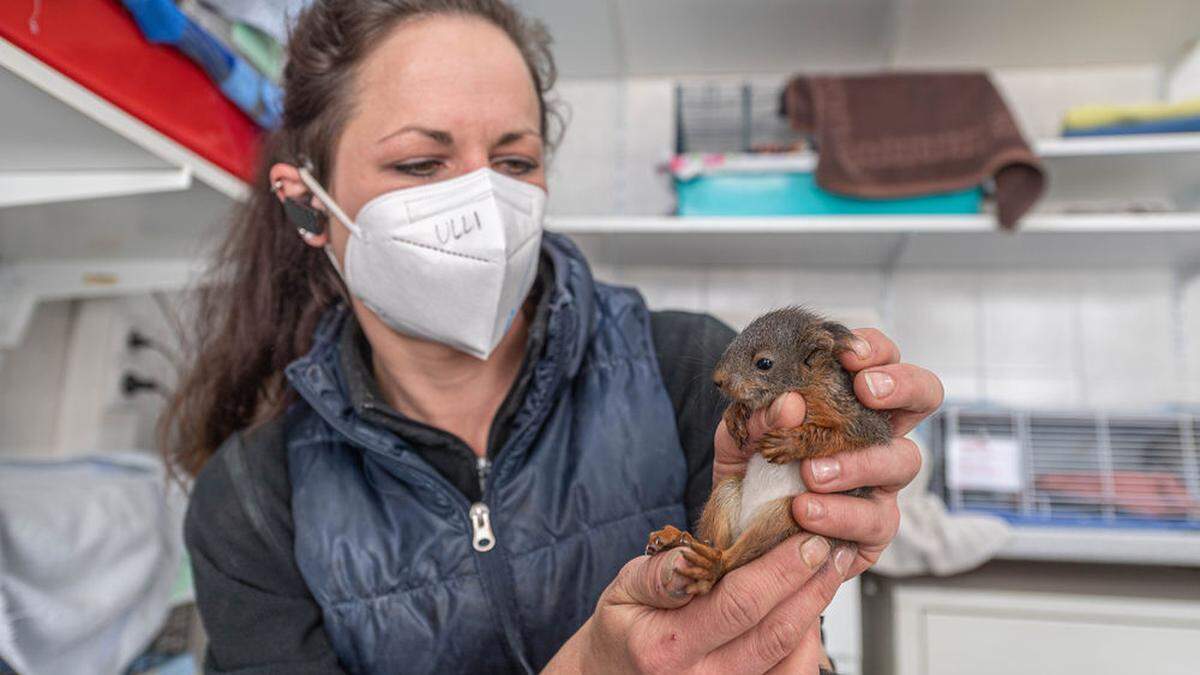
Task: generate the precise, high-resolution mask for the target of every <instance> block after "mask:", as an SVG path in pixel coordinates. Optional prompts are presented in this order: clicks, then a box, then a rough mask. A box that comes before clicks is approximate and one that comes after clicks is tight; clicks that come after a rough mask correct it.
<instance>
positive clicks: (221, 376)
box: [159, 0, 561, 475]
mask: <svg viewBox="0 0 1200 675" xmlns="http://www.w3.org/2000/svg"><path fill="white" fill-rule="evenodd" d="M433 15H463V16H474V17H479V18H481V19H484V20H486V21H488V22H490V23H492V24H493V25H495V26H496V27H498V28H500V29H501V30H503V31H504V32H505V34H507V35H508V37H509V38H511V39H512V41H513V43H514V44H515V45H516V46H517V48H518V49H519V50H520V52H521V55H522V56H523V57H524V60H525V63H526V65H527V66H528V67H529V72H530V74H531V75H532V76H533V82H534V86H535V87H536V90H537V95H538V103H539V111H540V116H541V120H540V122H541V132H542V137H543V138H544V139H545V142H546V145H547V147H552V146H553V145H554V143H553V142H552V138H551V135H552V131H553V133H554V134H557V133H559V132H561V120H560V118H559V117H558V115H557V113H556V111H555V110H554V109H553V108H552V107H551V106H550V105H549V104H548V102H547V100H548V94H549V92H550V90H551V88H552V87H553V85H554V80H555V76H556V72H555V68H554V60H553V58H552V56H551V54H550V40H549V36H548V35H547V34H546V32H545V30H544V29H543V27H542V26H541V24H540V23H539V22H536V21H530V20H528V19H526V18H524V17H522V16H521V15H520V14H518V13H517V12H516V11H515V10H514V9H513V8H512V7H511V6H509V5H508V4H507V3H506V2H504V1H503V0H317V1H316V2H315V3H314V4H313V5H312V6H311V7H310V8H309V9H308V10H306V11H305V12H304V13H303V14H302V15H301V16H300V17H299V19H298V21H297V23H296V25H295V27H294V28H293V30H292V32H291V37H290V40H289V43H288V49H287V51H288V61H287V66H286V68H285V69H284V72H283V79H284V82H283V87H284V112H283V123H282V125H281V127H280V128H279V129H277V130H276V131H274V132H273V133H272V134H271V135H270V136H269V137H268V138H267V139H266V141H265V143H264V146H263V149H262V154H261V158H260V161H259V165H258V171H257V175H256V177H255V182H254V184H253V185H251V194H250V197H249V199H248V201H247V202H246V203H244V204H243V205H241V207H240V208H239V211H238V213H237V214H236V215H235V217H234V218H233V219H232V220H231V222H230V226H229V230H228V232H227V234H226V236H225V238H224V240H223V241H222V242H221V245H220V247H219V248H218V250H217V252H216V254H215V256H214V258H213V261H212V264H211V266H210V269H209V273H208V277H207V279H206V282H205V283H204V284H203V285H202V286H201V287H200V288H199V290H198V291H197V297H196V301H197V302H198V305H197V306H196V312H195V315H194V316H195V318H196V320H195V326H194V333H193V334H192V335H190V336H188V338H189V339H188V342H189V343H191V344H189V345H185V347H187V348H188V352H189V353H190V354H192V357H191V362H190V370H188V371H186V372H184V373H183V375H182V376H181V378H180V381H179V385H178V389H177V390H176V392H175V394H174V396H173V397H172V400H171V402H170V404H169V405H168V407H167V409H166V411H165V412H164V414H163V417H162V418H161V420H160V423H159V438H160V443H161V445H162V447H163V451H164V453H165V454H166V456H167V460H168V464H169V465H170V466H171V467H172V468H173V469H176V470H181V471H183V472H185V473H187V474H190V475H195V474H196V473H197V472H198V471H199V470H200V468H201V467H202V466H204V463H205V462H206V461H207V460H208V458H209V457H211V456H212V454H213V452H214V451H215V450H216V448H217V447H218V446H219V445H220V444H221V443H222V442H223V441H224V440H225V439H226V438H228V437H229V436H230V435H232V434H233V433H234V432H236V431H238V430H241V429H244V428H246V427H249V426H252V425H254V424H257V423H261V422H264V421H267V420H270V419H272V418H274V417H276V416H278V415H279V414H281V413H282V412H283V410H284V409H285V408H286V406H287V405H288V404H289V403H290V402H291V401H292V400H293V397H294V394H293V393H292V392H291V391H290V390H289V388H288V387H287V386H286V383H285V382H284V378H283V368H284V367H285V366H286V365H287V364H288V363H290V362H291V361H293V360H295V359H296V358H298V357H299V356H301V355H302V354H304V353H305V352H306V351H308V349H309V347H310V346H311V342H312V334H313V331H314V329H315V327H316V325H317V322H318V320H319V319H320V317H321V315H322V314H323V313H324V312H325V310H326V309H328V308H329V307H330V306H331V305H332V304H333V303H335V302H337V301H338V300H339V299H340V298H341V297H342V296H343V292H344V291H343V286H342V282H341V279H340V278H339V277H338V275H337V272H336V271H335V270H334V269H333V268H332V266H331V265H330V264H329V261H328V259H327V258H326V256H325V254H324V253H323V252H322V251H320V250H319V249H316V248H313V247H311V246H308V245H307V244H305V243H304V242H303V241H302V240H301V239H300V237H298V236H297V235H296V228H295V227H293V226H291V225H289V224H288V223H287V221H286V220H285V218H284V214H283V209H282V207H281V206H280V204H279V201H278V200H277V199H276V197H275V195H274V194H273V193H272V192H271V191H270V186H269V184H268V183H269V178H268V172H269V171H270V167H271V165H273V164H275V163H277V162H286V163H290V164H297V163H299V162H300V161H302V158H307V159H308V160H310V161H311V162H312V164H313V167H314V169H315V171H314V173H315V174H316V175H317V177H318V179H321V178H322V177H327V176H329V175H330V170H331V168H332V167H331V166H330V163H331V161H332V156H333V148H334V144H335V143H336V142H337V140H338V138H339V136H340V134H341V131H342V129H343V127H344V125H345V123H346V119H347V118H348V116H349V114H350V109H351V105H352V101H351V97H352V89H353V82H354V78H355V73H356V70H357V66H358V65H359V64H360V63H362V61H363V59H364V58H365V57H366V56H367V54H368V53H369V52H370V50H371V46H372V45H375V44H378V43H379V41H380V40H381V39H382V38H383V37H384V36H385V35H386V34H387V33H388V32H389V31H390V30H392V29H393V28H394V27H395V26H396V25H398V24H399V23H400V22H402V21H406V20H410V19H415V18H419V17H426V16H433ZM552 122H553V123H555V124H556V125H557V128H556V129H554V130H551V128H550V126H551V123H552Z"/></svg>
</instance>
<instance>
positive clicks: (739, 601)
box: [717, 584, 759, 628]
mask: <svg viewBox="0 0 1200 675" xmlns="http://www.w3.org/2000/svg"><path fill="white" fill-rule="evenodd" d="M731 586H732V587H727V588H726V591H725V593H723V594H722V595H721V599H720V601H719V602H717V617H718V618H719V619H720V621H721V622H723V623H724V624H725V625H726V626H731V627H733V628H747V627H749V626H753V625H754V623H755V622H756V621H757V617H758V616H759V613H758V600H757V598H758V597H759V594H758V593H755V592H753V591H752V589H749V588H746V587H745V585H744V584H731Z"/></svg>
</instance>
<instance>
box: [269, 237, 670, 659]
mask: <svg viewBox="0 0 1200 675" xmlns="http://www.w3.org/2000/svg"><path fill="white" fill-rule="evenodd" d="M542 246H543V249H544V250H545V251H546V252H547V253H548V254H549V255H550V256H551V259H552V261H553V263H554V273H555V284H554V286H555V287H554V288H553V289H550V293H551V297H550V312H549V324H548V326H547V335H546V345H545V352H544V354H543V356H542V358H541V360H540V361H539V362H538V363H537V364H536V365H535V367H534V371H533V378H532V380H531V383H530V385H529V389H528V391H527V393H526V395H525V400H524V402H523V404H522V407H521V409H520V411H519V413H518V414H517V416H516V419H515V425H514V428H513V431H512V433H511V434H510V435H509V436H508V439H507V441H506V442H505V445H504V447H502V448H500V450H499V452H498V453H496V456H495V458H494V462H493V465H492V469H491V471H490V473H489V474H488V476H487V479H486V485H485V491H484V498H483V501H482V504H475V505H472V504H470V503H468V501H467V499H466V497H464V496H463V494H462V493H461V492H460V491H458V490H457V489H455V488H454V487H452V486H451V485H450V484H449V483H448V482H447V481H446V480H445V479H444V478H443V477H442V476H441V475H440V474H438V473H437V472H436V471H435V470H434V469H433V468H432V467H431V466H430V465H429V464H428V463H426V462H425V461H424V460H422V459H421V458H420V457H419V456H418V455H417V454H416V453H414V452H412V451H411V450H410V449H409V448H408V447H407V446H406V444H405V442H404V441H402V440H401V439H400V438H399V437H397V436H396V435H394V434H392V433H391V432H389V431H387V430H385V429H382V428H380V427H378V426H374V425H370V424H367V423H366V422H364V421H362V420H361V419H359V417H358V416H357V414H356V413H355V411H354V409H353V407H352V406H351V405H350V404H349V403H348V397H347V394H346V390H345V385H344V378H343V377H342V376H341V373H340V368H339V365H338V364H339V359H338V354H337V352H338V340H337V336H338V334H339V331H340V329H341V326H342V323H343V321H344V320H345V317H346V312H347V310H345V309H339V310H336V311H331V314H330V316H327V317H326V318H325V320H324V321H323V322H322V325H321V327H320V328H319V329H318V332H317V335H316V342H315V345H314V347H313V349H312V351H310V352H309V353H308V354H307V355H306V356H304V357H303V358H301V359H299V360H297V361H296V362H294V363H292V364H291V365H290V366H289V367H288V368H287V376H288V379H289V380H290V382H291V384H292V386H293V387H295V389H296V391H297V392H299V393H300V395H301V397H302V398H303V401H302V402H301V403H299V404H297V405H296V406H294V407H293V408H292V410H291V411H290V413H289V417H290V419H289V425H288V432H287V434H288V436H287V439H288V440H287V451H288V458H289V465H290V473H291V482H292V513H293V516H294V520H295V528H296V529H295V554H296V561H297V564H298V565H299V568H300V571H301V573H302V574H303V575H304V578H305V581H306V582H307V583H308V586H309V588H310V589H311V590H312V593H313V595H314V596H315V597H316V600H317V602H318V603H319V604H320V605H321V608H322V610H323V613H324V624H325V630H326V632H327V633H328V635H329V638H330V640H331V642H332V644H333V648H334V650H335V651H336V652H337V655H338V658H339V659H340V660H341V662H342V664H343V666H344V667H345V668H346V669H347V670H349V671H350V672H355V673H507V672H531V671H533V670H536V669H540V668H541V667H542V666H544V665H545V664H546V662H547V661H549V660H550V658H551V657H552V656H553V655H554V653H555V652H556V651H557V650H558V649H559V647H561V646H562V644H563V643H564V642H565V641H566V640H567V638H568V637H570V636H571V635H572V634H573V633H574V632H575V631H576V630H577V629H578V628H579V627H580V626H581V625H582V624H583V622H584V621H585V620H586V619H587V618H588V617H589V616H590V615H591V614H592V612H593V611H594V609H595V606H596V601H597V599H598V598H599V596H600V593H601V591H602V590H603V589H604V587H605V586H607V585H608V583H609V582H611V581H612V579H613V578H614V577H615V576H616V574H617V572H618V571H619V570H620V569H621V566H622V565H623V564H624V563H625V562H627V561H628V560H629V559H631V558H633V557H635V556H637V555H639V554H640V553H641V552H642V549H643V547H644V546H645V543H646V535H647V534H648V533H649V532H650V531H652V530H654V529H657V528H659V527H661V526H663V525H664V524H667V523H672V524H675V525H677V526H680V527H683V526H684V525H685V520H686V515H685V509H684V500H683V496H684V481H685V474H686V469H685V464H684V457H683V451H682V449H681V447H680V443H679V437H678V434H677V432H676V426H675V413H674V409H673V408H672V405H671V402H670V400H669V398H668V396H667V392H666V390H665V388H664V386H663V382H662V377H661V375H660V372H659V368H658V362H657V359H656V358H655V353H654V346H653V344H652V340H651V334H650V321H649V313H648V312H647V310H646V307H645V304H644V303H643V301H642V299H641V297H640V296H639V295H638V294H637V292H636V291H633V290H630V289H624V288H617V287H612V286H607V285H604V284H601V283H597V282H594V281H593V280H592V277H591V273H590V271H589V270H588V267H587V263H586V262H585V261H584V260H583V257H582V255H581V254H580V253H579V251H578V250H577V249H575V247H574V246H573V245H572V244H571V243H570V242H569V241H568V240H566V239H565V238H563V237H560V236H556V235H552V234H549V233H547V235H546V237H545V238H544V241H543V244H542ZM473 506H474V509H475V511H476V513H475V518H474V519H473V518H472V514H471V511H472V507H473ZM483 511H486V514H487V519H488V520H489V521H490V527H491V532H492V533H494V541H491V539H490V537H488V536H487V533H486V529H485V528H482V527H481V524H482V523H481V522H480V521H481V518H480V516H481V512H483ZM489 546H490V549H489Z"/></svg>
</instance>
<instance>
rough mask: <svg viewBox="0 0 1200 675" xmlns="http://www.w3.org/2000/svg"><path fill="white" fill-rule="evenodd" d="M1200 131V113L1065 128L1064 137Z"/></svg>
mask: <svg viewBox="0 0 1200 675" xmlns="http://www.w3.org/2000/svg"><path fill="white" fill-rule="evenodd" d="M1192 131H1200V115H1192V116H1190V117H1176V118H1174V119H1164V120H1154V121H1152V122H1132V123H1128V124H1108V125H1105V126H1100V127H1086V128H1083V129H1064V130H1063V133H1062V135H1063V137H1064V138H1074V137H1079V136H1125V135H1131V134H1179V133H1187V132H1192Z"/></svg>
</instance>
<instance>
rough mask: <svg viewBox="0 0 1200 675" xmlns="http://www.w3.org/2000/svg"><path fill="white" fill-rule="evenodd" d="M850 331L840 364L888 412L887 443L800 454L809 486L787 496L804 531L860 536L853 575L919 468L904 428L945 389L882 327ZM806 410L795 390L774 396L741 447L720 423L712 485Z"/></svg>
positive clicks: (894, 524)
mask: <svg viewBox="0 0 1200 675" xmlns="http://www.w3.org/2000/svg"><path fill="white" fill-rule="evenodd" d="M854 334H855V335H856V336H857V337H858V338H859V340H858V342H857V344H856V345H855V349H854V351H848V352H845V353H844V354H843V355H842V365H843V366H845V368H846V369H847V370H849V371H850V372H852V373H855V376H854V392H855V394H857V395H858V399H859V400H860V401H862V403H863V405H865V406H867V407H868V408H874V409H876V410H888V411H891V415H892V442H891V443H889V444H888V445H886V446H876V447H871V448H866V449H863V450H857V451H854V452H847V453H842V454H840V455H834V456H833V457H826V458H822V459H816V460H805V461H804V463H803V464H802V466H801V473H802V475H803V476H804V482H805V483H806V484H807V485H808V489H809V490H810V491H811V492H807V493H805V494H802V495H800V496H798V497H796V499H795V500H794V501H793V502H792V516H793V517H794V518H795V519H796V522H797V523H799V524H800V526H801V527H802V528H804V529H805V530H807V531H809V532H815V533H817V534H821V535H825V536H827V537H830V538H834V539H842V540H844V541H853V542H857V543H858V554H857V557H856V560H855V562H854V564H853V565H852V567H851V570H850V575H851V576H853V575H855V574H859V573H861V572H863V571H864V570H866V569H867V568H868V567H870V566H871V565H873V564H875V561H876V560H878V559H879V556H880V554H881V553H883V550H884V549H885V548H887V545H888V544H889V543H891V541H892V538H893V537H895V536H896V530H897V529H898V528H899V526H900V511H899V509H898V508H897V506H896V493H898V492H899V491H900V489H901V488H903V487H904V486H905V485H908V484H909V482H911V481H912V479H913V478H914V477H916V475H917V472H918V471H919V470H920V469H921V453H920V451H919V450H918V449H917V446H916V444H914V443H913V442H912V441H910V440H908V439H907V438H905V437H904V435H905V434H907V433H908V432H909V431H912V429H913V427H915V426H917V424H918V423H919V422H920V421H921V420H923V419H925V418H926V417H927V416H929V414H930V413H932V412H933V411H935V410H937V408H938V406H940V405H941V404H942V395H943V392H942V383H941V381H940V380H938V378H937V376H936V375H934V374H933V373H931V372H929V371H928V370H925V369H924V368H918V367H917V366H913V365H910V364H907V363H901V362H900V350H899V349H897V348H896V345H895V344H894V343H892V341H891V340H889V339H888V338H887V336H885V335H884V334H883V333H881V332H879V331H877V330H875V329H873V328H861V329H858V330H855V331H854ZM804 414H805V407H804V399H803V398H802V397H801V396H800V395H799V394H796V393H790V394H785V395H783V396H780V397H779V398H777V399H776V400H775V402H774V403H772V404H771V405H770V406H769V407H767V408H766V409H764V410H759V411H756V412H755V413H754V415H753V416H752V417H751V418H750V423H749V431H750V440H749V441H748V442H747V443H746V447H745V449H742V448H739V447H737V444H736V443H735V442H734V440H733V438H732V437H731V436H730V435H729V432H728V431H727V430H726V429H725V423H724V422H721V424H720V426H718V427H717V434H716V437H715V439H714V441H715V445H716V454H715V457H714V459H713V484H714V485H715V484H716V483H717V482H718V481H720V480H721V479H722V478H724V477H726V476H730V475H741V474H743V473H745V471H746V461H747V460H748V459H749V458H750V455H751V454H752V451H751V449H752V448H753V447H754V442H755V441H756V440H757V439H758V437H760V436H761V435H762V434H763V433H764V432H766V431H767V430H769V429H776V428H780V429H787V428H791V427H795V426H799V425H800V424H803V423H804ZM858 487H873V488H875V489H874V490H873V491H872V493H871V495H870V496H869V497H867V498H865V499H864V498H861V497H851V496H848V495H838V494H830V493H834V492H844V491H847V490H852V489H854V488H858Z"/></svg>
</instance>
